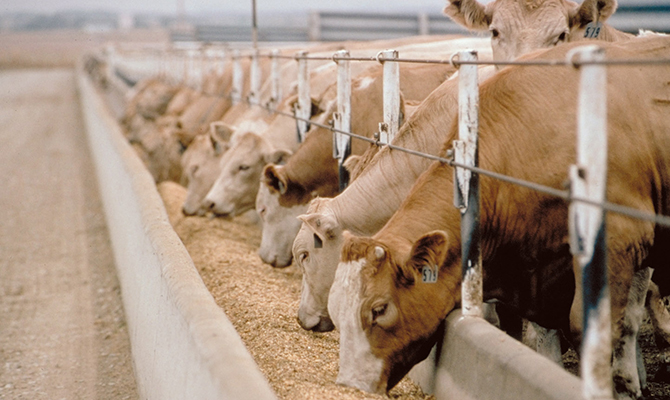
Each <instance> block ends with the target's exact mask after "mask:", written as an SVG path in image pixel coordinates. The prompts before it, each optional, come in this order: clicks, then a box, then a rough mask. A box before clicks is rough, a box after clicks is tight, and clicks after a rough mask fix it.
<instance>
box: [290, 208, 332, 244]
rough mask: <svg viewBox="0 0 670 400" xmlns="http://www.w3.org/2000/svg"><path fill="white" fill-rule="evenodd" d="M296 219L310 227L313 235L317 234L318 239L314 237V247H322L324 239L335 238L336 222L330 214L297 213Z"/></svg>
mask: <svg viewBox="0 0 670 400" xmlns="http://www.w3.org/2000/svg"><path fill="white" fill-rule="evenodd" d="M298 219H299V220H301V221H302V222H303V223H304V224H305V225H306V226H307V227H308V228H309V229H311V230H312V231H313V232H314V235H315V236H318V239H317V238H316V237H315V238H314V247H317V248H319V247H322V246H323V242H324V241H325V240H331V239H333V238H335V230H336V229H337V226H336V225H337V223H336V222H335V219H334V218H333V217H332V216H331V215H325V214H322V213H318V212H317V213H311V214H303V215H299V216H298Z"/></svg>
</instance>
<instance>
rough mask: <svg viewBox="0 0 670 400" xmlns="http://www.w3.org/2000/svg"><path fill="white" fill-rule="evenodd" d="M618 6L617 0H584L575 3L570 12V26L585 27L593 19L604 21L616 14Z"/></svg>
mask: <svg viewBox="0 0 670 400" xmlns="http://www.w3.org/2000/svg"><path fill="white" fill-rule="evenodd" d="M570 3H572V2H570ZM573 4H574V3H573ZM571 5H572V4H571ZM617 7H618V4H617V1H616V0H584V1H583V2H582V4H581V5H577V4H574V8H573V9H572V10H571V11H570V12H569V13H568V15H569V20H570V27H571V28H583V27H585V26H586V25H587V24H589V23H590V22H593V21H599V22H604V21H605V20H607V19H608V18H609V17H611V16H612V14H614V12H615V11H616V9H617Z"/></svg>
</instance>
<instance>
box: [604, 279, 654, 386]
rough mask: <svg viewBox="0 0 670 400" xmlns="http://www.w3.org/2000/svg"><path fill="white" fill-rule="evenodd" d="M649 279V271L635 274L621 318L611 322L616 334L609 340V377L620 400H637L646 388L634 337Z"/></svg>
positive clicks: (639, 321)
mask: <svg viewBox="0 0 670 400" xmlns="http://www.w3.org/2000/svg"><path fill="white" fill-rule="evenodd" d="M650 278H651V269H649V268H643V269H641V270H640V271H638V272H636V273H635V275H634V276H633V279H632V282H631V286H630V290H629V292H628V302H627V304H626V307H625V309H624V311H623V315H622V318H620V319H619V320H618V321H613V322H615V324H614V329H616V330H617V332H616V334H615V335H614V336H613V339H614V340H613V343H612V353H613V357H612V376H613V378H614V385H615V389H616V392H617V393H619V395H620V396H623V397H624V398H625V397H626V396H629V397H630V398H640V397H642V389H643V388H646V370H645V367H644V360H642V357H641V351H640V349H639V345H638V341H637V336H638V332H639V329H640V325H641V324H642V321H643V318H644V311H645V307H644V305H645V299H646V297H647V289H648V287H649V281H650ZM614 284H617V282H614ZM640 372H642V373H640Z"/></svg>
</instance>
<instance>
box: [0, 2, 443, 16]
mask: <svg viewBox="0 0 670 400" xmlns="http://www.w3.org/2000/svg"><path fill="white" fill-rule="evenodd" d="M179 1H183V2H184V7H185V10H186V12H187V13H188V14H191V13H217V14H218V13H226V12H234V13H251V0H2V1H0V14H2V13H8V12H19V11H31V12H36V11H38V12H47V13H52V12H57V11H69V10H89V11H90V10H103V11H121V12H142V13H144V12H159V13H167V14H172V13H176V10H177V4H178V2H179ZM445 3H446V0H256V7H257V12H258V13H259V14H260V13H263V12H279V11H296V12H306V11H310V10H324V11H327V10H339V11H373V12H399V11H415V12H418V11H427V12H435V13H441V12H442V8H444V6H445Z"/></svg>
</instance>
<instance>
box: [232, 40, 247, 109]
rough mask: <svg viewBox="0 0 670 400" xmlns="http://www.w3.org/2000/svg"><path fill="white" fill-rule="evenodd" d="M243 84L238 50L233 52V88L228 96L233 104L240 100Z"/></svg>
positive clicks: (242, 72)
mask: <svg viewBox="0 0 670 400" xmlns="http://www.w3.org/2000/svg"><path fill="white" fill-rule="evenodd" d="M243 85H244V71H242V65H241V63H240V51H239V50H235V51H234V52H233V90H232V91H231V93H230V96H231V97H232V100H233V105H235V104H237V103H239V102H240V101H242V90H243Z"/></svg>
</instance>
